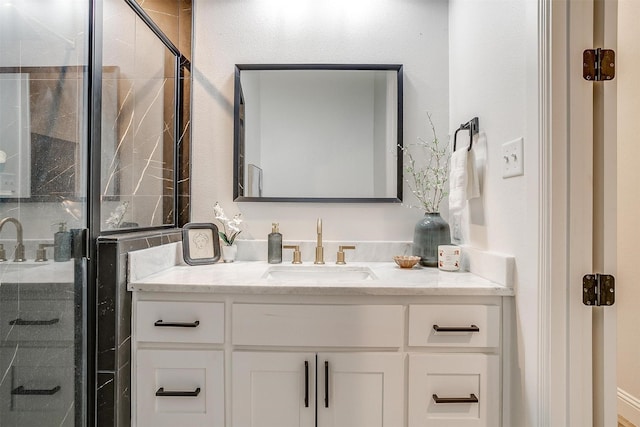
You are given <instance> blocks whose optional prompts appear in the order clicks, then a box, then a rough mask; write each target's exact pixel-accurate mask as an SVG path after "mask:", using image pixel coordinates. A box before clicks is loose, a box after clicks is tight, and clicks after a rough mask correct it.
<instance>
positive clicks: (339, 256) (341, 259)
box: [336, 245, 356, 265]
mask: <svg viewBox="0 0 640 427" xmlns="http://www.w3.org/2000/svg"><path fill="white" fill-rule="evenodd" d="M355 248H356V247H355V246H354V245H341V246H338V254H337V256H336V264H339V265H344V264H346V262H345V260H344V251H345V249H355Z"/></svg>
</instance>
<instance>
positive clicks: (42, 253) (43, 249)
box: [35, 243, 54, 262]
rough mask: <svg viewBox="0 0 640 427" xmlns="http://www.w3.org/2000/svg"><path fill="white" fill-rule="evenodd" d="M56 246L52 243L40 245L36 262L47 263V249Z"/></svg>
mask: <svg viewBox="0 0 640 427" xmlns="http://www.w3.org/2000/svg"><path fill="white" fill-rule="evenodd" d="M53 246H54V245H52V244H51V243H40V244H39V245H38V249H37V250H36V259H35V261H36V262H45V261H48V259H47V248H51V247H53Z"/></svg>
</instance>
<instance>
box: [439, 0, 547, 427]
mask: <svg viewBox="0 0 640 427" xmlns="http://www.w3.org/2000/svg"><path fill="white" fill-rule="evenodd" d="M449 7H450V17H449V24H450V62H449V68H450V70H451V72H450V85H449V86H450V88H451V89H450V95H451V97H450V103H451V114H450V120H451V122H450V125H451V126H450V128H452V129H453V128H456V127H457V126H459V125H460V123H465V122H467V121H468V120H470V119H471V118H472V117H474V116H478V118H479V121H480V132H481V134H482V135H481V136H482V138H481V140H483V141H482V142H481V143H480V144H478V145H477V146H476V148H474V150H475V153H476V154H477V156H478V157H480V158H484V159H486V164H485V174H484V176H483V188H482V197H481V199H480V200H475V201H474V202H473V203H472V204H471V205H470V206H469V208H468V209H466V211H465V212H464V214H463V224H462V229H463V235H464V240H465V241H466V242H467V243H470V244H471V245H472V246H474V247H476V248H478V249H485V250H490V251H495V252H502V253H507V254H511V255H514V256H515V258H516V277H515V283H516V291H517V296H516V313H515V317H516V318H515V319H514V320H515V325H514V327H515V330H516V335H517V348H516V349H515V351H516V360H515V365H514V366H513V371H512V383H511V385H510V386H509V387H510V389H508V390H505V395H506V397H507V401H506V404H508V405H509V406H510V409H511V410H512V415H511V417H512V420H504V421H503V425H504V426H514V427H515V426H517V427H524V426H528V425H536V406H537V402H538V396H537V392H538V391H537V383H538V358H539V357H540V355H539V354H538V345H537V340H538V306H537V297H538V276H537V268H538V260H537V255H538V246H537V245H538V221H539V218H538V178H539V177H538V134H537V123H538V116H537V108H538V86H537V83H538V80H537V79H538V74H537V62H536V61H537V55H538V50H537V37H538V36H537V1H535V0H451V1H450V3H449ZM460 134H461V135H462V134H463V132H461V133H460ZM464 134H465V135H466V133H464ZM520 137H524V171H525V174H524V176H519V177H514V178H509V179H503V178H502V172H501V163H502V154H501V146H502V144H503V143H505V142H508V141H511V140H514V139H516V138H520ZM463 138H464V137H463ZM467 138H468V137H467ZM464 142H465V144H463V145H466V140H465V141H464ZM525 402H526V403H525Z"/></svg>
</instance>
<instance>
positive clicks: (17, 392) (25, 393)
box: [11, 385, 60, 396]
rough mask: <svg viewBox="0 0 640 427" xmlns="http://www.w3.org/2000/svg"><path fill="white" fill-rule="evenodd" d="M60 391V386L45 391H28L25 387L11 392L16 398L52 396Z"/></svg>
mask: <svg viewBox="0 0 640 427" xmlns="http://www.w3.org/2000/svg"><path fill="white" fill-rule="evenodd" d="M59 391H60V386H59V385H57V386H55V387H54V388H51V389H44V390H39V389H28V388H24V387H23V386H20V387H17V388H14V389H13V390H11V394H13V395H15V396H51V395H54V394H56V393H57V392H59Z"/></svg>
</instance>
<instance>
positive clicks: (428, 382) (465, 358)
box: [409, 353, 502, 427]
mask: <svg viewBox="0 0 640 427" xmlns="http://www.w3.org/2000/svg"><path fill="white" fill-rule="evenodd" d="M499 366H500V365H499V359H498V356H497V355H487V354H471V353H469V354H444V353H442V354H412V355H410V356H409V427H418V426H419V427H499V426H500V401H501V400H502V399H501V396H500V385H499V384H500V370H499Z"/></svg>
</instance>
